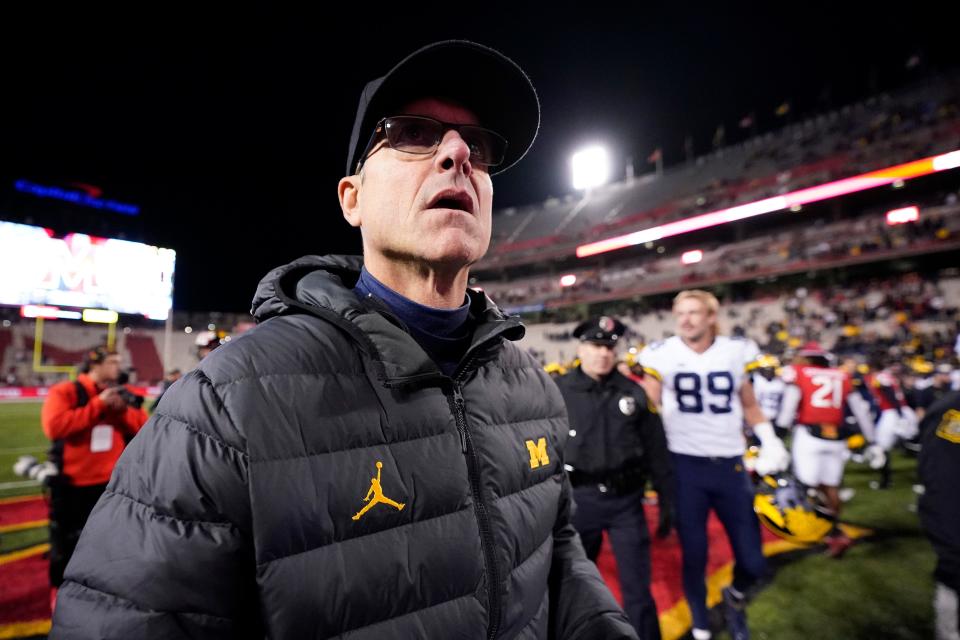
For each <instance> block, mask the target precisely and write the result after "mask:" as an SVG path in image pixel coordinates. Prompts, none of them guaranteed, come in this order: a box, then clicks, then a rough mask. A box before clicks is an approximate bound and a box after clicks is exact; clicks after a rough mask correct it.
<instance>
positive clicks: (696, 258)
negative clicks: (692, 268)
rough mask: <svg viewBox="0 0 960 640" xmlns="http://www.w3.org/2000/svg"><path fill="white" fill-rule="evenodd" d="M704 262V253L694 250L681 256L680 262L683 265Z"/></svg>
mask: <svg viewBox="0 0 960 640" xmlns="http://www.w3.org/2000/svg"><path fill="white" fill-rule="evenodd" d="M701 260H703V251H701V250H700V249H694V250H693V251H684V252H683V255H681V256H680V262H682V263H683V264H696V263H698V262H700V261H701Z"/></svg>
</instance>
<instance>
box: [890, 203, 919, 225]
mask: <svg viewBox="0 0 960 640" xmlns="http://www.w3.org/2000/svg"><path fill="white" fill-rule="evenodd" d="M919 219H920V209H918V208H917V207H904V208H902V209H891V210H890V211H887V224H888V225H890V226H891V227H892V226H893V225H895V224H906V223H907V222H916V221H917V220H919Z"/></svg>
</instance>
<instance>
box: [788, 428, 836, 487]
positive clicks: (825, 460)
mask: <svg viewBox="0 0 960 640" xmlns="http://www.w3.org/2000/svg"><path fill="white" fill-rule="evenodd" d="M793 433H794V435H793V447H792V453H793V473H794V475H796V476H797V480H799V481H800V482H802V483H803V484H805V485H807V486H808V487H818V486H820V485H825V486H828V487H839V486H840V481H841V480H843V465H844V462H846V458H847V455H846V454H847V443H846V441H845V440H825V439H823V438H817V437H815V436H812V435H810V432H809V431H807V429H806V427H804V426H802V425H798V426H797V428H796V429H795V430H794V432H793Z"/></svg>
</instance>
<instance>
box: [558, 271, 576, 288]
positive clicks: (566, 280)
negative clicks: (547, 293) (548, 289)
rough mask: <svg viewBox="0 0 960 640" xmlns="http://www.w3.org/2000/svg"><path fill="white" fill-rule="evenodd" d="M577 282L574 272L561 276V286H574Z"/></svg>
mask: <svg viewBox="0 0 960 640" xmlns="http://www.w3.org/2000/svg"><path fill="white" fill-rule="evenodd" d="M575 284H577V276H575V275H573V274H572V273H568V274H567V275H565V276H561V278H560V286H561V287H572V286H573V285H575Z"/></svg>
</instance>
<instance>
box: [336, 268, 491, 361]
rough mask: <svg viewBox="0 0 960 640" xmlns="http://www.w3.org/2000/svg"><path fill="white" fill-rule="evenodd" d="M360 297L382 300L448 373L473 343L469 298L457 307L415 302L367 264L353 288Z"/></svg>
mask: <svg viewBox="0 0 960 640" xmlns="http://www.w3.org/2000/svg"><path fill="white" fill-rule="evenodd" d="M353 292H354V293H355V294H356V296H357V297H358V298H360V299H363V298H366V297H368V296H372V297H375V298H378V299H379V300H380V301H382V302H383V303H384V304H385V305H387V307H389V309H390V311H392V312H393V313H394V315H396V316H397V317H398V318H399V319H400V321H401V322H403V324H404V325H406V327H407V328H408V329H409V330H410V335H411V336H413V339H414V340H416V341H417V343H418V344H419V345H420V346H421V347H422V348H423V350H424V351H426V352H427V354H429V355H430V357H431V359H433V361H434V362H436V363H437V366H439V367H440V370H441V371H443V372H444V373H445V374H447V375H450V374H452V373H453V372H454V371H455V370H456V368H457V365H458V364H459V363H460V358H461V357H462V356H463V354H464V353H466V351H467V349H468V348H469V347H470V338H471V337H472V333H473V330H472V329H473V323H472V322H471V321H470V301H469V299H468V298H467V297H466V296H464V302H463V304H462V305H461V306H459V307H457V308H456V309H438V308H436V307H428V306H426V305H422V304H420V303H419V302H414V301H413V300H411V299H410V298H407V297H405V296H403V295H401V294H399V293H397V292H396V291H394V290H393V289H391V288H390V287H388V286H387V285H385V284H383V283H382V282H380V281H379V280H377V279H376V278H375V277H373V275H372V274H371V273H370V272H369V271H367V268H366V267H364V268H363V269H361V271H360V278H359V279H358V280H357V284H356V285H355V286H354V288H353Z"/></svg>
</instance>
